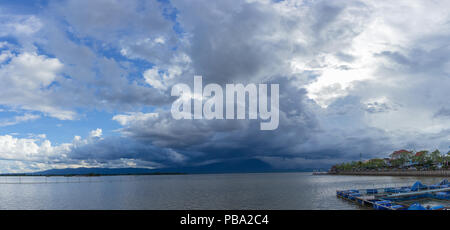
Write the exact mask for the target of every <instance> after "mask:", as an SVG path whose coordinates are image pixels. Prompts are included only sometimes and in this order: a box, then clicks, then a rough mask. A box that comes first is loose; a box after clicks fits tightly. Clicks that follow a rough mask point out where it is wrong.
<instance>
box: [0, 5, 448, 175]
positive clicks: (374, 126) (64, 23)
mask: <svg viewBox="0 0 450 230" xmlns="http://www.w3.org/2000/svg"><path fill="white" fill-rule="evenodd" d="M449 53H450V2H448V1H434V0H398V1H356V0H355V1H354V0H343V1H321V0H284V1H271V0H259V1H258V0H242V1H241V0H233V1H230V0H214V1H211V0H194V1H187V0H183V1H180V0H158V1H156V0H148V1H143V0H127V1H119V0H95V1H92V0H62V1H45V0H39V1H28V0H25V1H6V0H0V172H32V171H40V170H46V169H52V168H66V167H112V168H117V167H141V168H152V169H154V168H164V167H185V166H190V167H195V166H202V165H207V164H211V163H220V162H227V161H236V160H237V161H239V160H248V159H256V160H260V161H262V162H265V163H267V164H269V165H270V166H272V167H273V168H276V169H304V168H320V167H329V166H330V165H332V164H335V163H340V162H343V161H350V160H358V159H359V157H360V154H362V157H363V158H364V159H369V158H375V157H386V156H388V154H389V153H391V152H392V151H394V150H398V149H410V150H417V151H418V150H422V149H429V150H434V149H439V150H441V152H444V153H446V152H447V151H448V150H449V147H450V129H449V125H450V100H449V86H450V77H449V76H450V55H448V54H449ZM194 75H201V76H202V77H203V83H204V84H208V83H216V84H219V85H221V86H224V85H225V84H227V83H242V84H251V83H255V84H257V83H267V84H279V87H280V102H279V103H280V121H279V127H278V128H277V129H276V130H260V128H259V123H260V121H258V120H248V119H247V120H175V119H173V118H172V116H171V113H170V108H171V105H172V103H173V102H174V100H176V99H177V98H176V97H172V96H171V88H172V86H173V85H175V84H178V83H186V84H188V85H192V84H193V77H194Z"/></svg>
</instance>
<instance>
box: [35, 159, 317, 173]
mask: <svg viewBox="0 0 450 230" xmlns="http://www.w3.org/2000/svg"><path fill="white" fill-rule="evenodd" d="M300 171H312V170H310V169H307V170H305V169H289V170H285V169H275V168H273V167H271V166H270V165H269V164H267V163H265V162H263V161H261V160H258V159H246V160H229V161H225V162H218V163H212V164H207V165H199V166H189V167H171V168H158V169H146V168H65V169H50V170H46V171H40V172H35V173H32V175H88V174H96V175H127V174H158V173H161V174H172V173H183V174H186V173H187V174H205V173H264V172H300Z"/></svg>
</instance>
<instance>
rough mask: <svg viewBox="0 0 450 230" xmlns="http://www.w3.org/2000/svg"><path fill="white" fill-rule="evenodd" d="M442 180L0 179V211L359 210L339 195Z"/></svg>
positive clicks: (301, 176)
mask: <svg viewBox="0 0 450 230" xmlns="http://www.w3.org/2000/svg"><path fill="white" fill-rule="evenodd" d="M416 180H421V181H422V182H424V183H426V184H431V183H436V182H439V181H440V180H442V178H432V177H422V178H415V177H385V176H378V177H375V176H327V175H323V176H322V175H321V176H313V175H311V173H267V174H266V173H262V174H208V175H156V176H110V177H21V178H18V177H0V209H359V208H360V207H359V206H356V205H353V204H351V203H349V202H346V201H343V200H340V199H337V198H336V195H335V194H336V190H337V189H350V188H372V187H388V186H402V185H411V184H412V183H413V182H415V181H416Z"/></svg>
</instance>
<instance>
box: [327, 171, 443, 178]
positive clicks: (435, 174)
mask: <svg viewBox="0 0 450 230" xmlns="http://www.w3.org/2000/svg"><path fill="white" fill-rule="evenodd" d="M319 175H338V176H339V175H344V176H417V177H448V176H450V170H434V171H381V172H378V171H377V172H337V173H326V174H319Z"/></svg>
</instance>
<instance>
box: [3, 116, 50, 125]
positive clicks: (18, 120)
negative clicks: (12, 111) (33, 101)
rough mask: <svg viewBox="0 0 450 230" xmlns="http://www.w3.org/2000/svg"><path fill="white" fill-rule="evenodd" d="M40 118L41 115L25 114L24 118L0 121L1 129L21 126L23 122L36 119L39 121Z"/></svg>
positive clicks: (16, 117) (18, 117) (17, 117)
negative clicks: (16, 125)
mask: <svg viewBox="0 0 450 230" xmlns="http://www.w3.org/2000/svg"><path fill="white" fill-rule="evenodd" d="M40 117H41V116H40V115H35V114H24V115H22V116H15V117H14V118H13V119H5V120H0V127H2V126H3V127H4V126H11V125H15V124H19V123H21V122H26V121H31V120H36V119H39V118H40Z"/></svg>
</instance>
